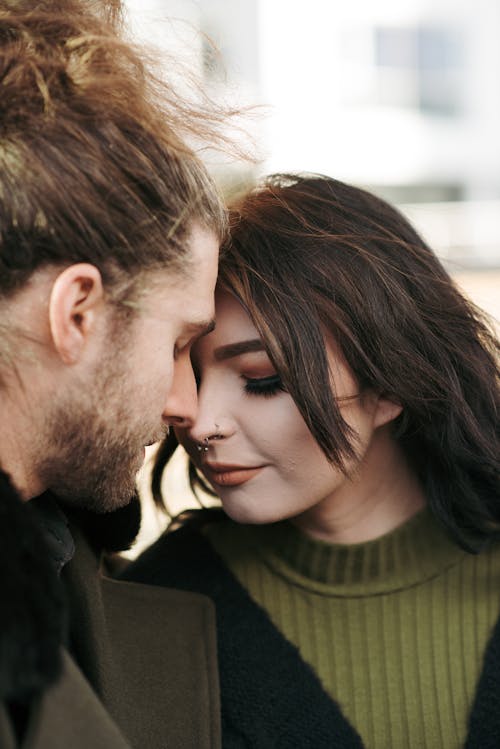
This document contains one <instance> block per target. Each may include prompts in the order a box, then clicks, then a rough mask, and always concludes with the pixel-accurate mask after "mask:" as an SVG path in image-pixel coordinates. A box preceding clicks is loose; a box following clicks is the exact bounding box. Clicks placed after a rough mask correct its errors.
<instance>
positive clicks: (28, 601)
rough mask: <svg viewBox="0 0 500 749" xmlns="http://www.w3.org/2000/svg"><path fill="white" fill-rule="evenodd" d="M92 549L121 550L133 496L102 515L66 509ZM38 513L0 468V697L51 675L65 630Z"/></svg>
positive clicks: (132, 517)
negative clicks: (118, 507)
mask: <svg viewBox="0 0 500 749" xmlns="http://www.w3.org/2000/svg"><path fill="white" fill-rule="evenodd" d="M71 520H72V521H73V522H74V523H76V524H77V525H79V526H80V527H81V528H82V530H83V532H84V533H85V535H86V536H87V538H88V540H89V541H90V543H91V545H92V546H93V547H94V549H95V551H96V553H100V552H101V551H103V550H104V551H118V550H123V549H126V548H128V547H129V546H130V544H131V543H132V541H133V540H134V539H135V537H136V535H137V532H138V530H139V525H140V504H139V500H138V499H137V497H135V498H134V499H133V500H132V502H130V504H129V505H127V506H126V507H124V508H122V509H120V510H118V511H116V512H114V513H110V514H108V515H95V514H94V513H90V512H84V511H79V512H72V513H71ZM53 557H54V553H53V549H51V548H50V546H49V544H48V543H47V537H46V532H45V531H44V528H43V524H42V522H41V518H40V515H39V514H38V513H37V511H36V509H35V507H34V506H33V504H32V503H31V502H23V501H22V500H21V499H20V497H19V495H18V494H17V492H16V490H15V489H14V487H13V486H12V483H11V481H10V479H9V477H8V476H7V474H5V473H3V472H2V471H0V591H1V598H0V600H1V610H2V615H1V617H0V700H12V701H15V702H21V703H22V702H25V701H28V700H30V699H31V698H32V697H33V696H35V695H36V694H37V693H39V692H40V691H42V690H43V689H44V688H45V687H46V686H48V685H49V684H51V683H52V682H53V681H55V679H56V678H57V676H58V674H59V671H60V667H61V655H60V650H61V645H63V644H64V643H65V640H66V633H67V622H66V618H67V615H66V604H65V598H64V589H63V585H62V584H61V582H60V580H59V577H58V575H57V569H56V566H55V565H54V559H53Z"/></svg>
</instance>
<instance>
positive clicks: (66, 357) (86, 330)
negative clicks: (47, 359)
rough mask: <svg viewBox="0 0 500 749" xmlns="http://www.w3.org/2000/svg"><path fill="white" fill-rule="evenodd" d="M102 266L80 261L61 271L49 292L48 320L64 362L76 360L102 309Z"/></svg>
mask: <svg viewBox="0 0 500 749" xmlns="http://www.w3.org/2000/svg"><path fill="white" fill-rule="evenodd" d="M103 301H104V289H103V285H102V278H101V274H100V272H99V270H98V269H97V268H96V267H95V265H90V263H77V264H76V265H70V266H69V268H66V269H65V270H63V271H62V273H60V274H59V275H58V276H57V278H56V280H55V281H54V284H53V286H52V289H51V292H50V300H49V321H50V332H51V334H52V340H53V342H54V347H55V349H56V351H57V352H58V354H59V356H60V357H61V359H62V360H63V362H64V363H65V364H75V363H76V362H77V361H78V360H79V359H80V356H81V355H82V353H83V351H84V349H85V345H86V343H87V341H88V338H89V335H91V333H92V332H93V330H94V329H95V326H96V321H97V318H98V316H99V314H100V313H101V312H102V309H103Z"/></svg>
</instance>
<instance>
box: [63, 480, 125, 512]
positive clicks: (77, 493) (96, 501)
mask: <svg viewBox="0 0 500 749" xmlns="http://www.w3.org/2000/svg"><path fill="white" fill-rule="evenodd" d="M51 490H52V491H53V493H54V494H55V495H56V496H57V498H58V499H59V500H60V502H61V504H62V505H63V506H65V507H68V509H75V510H87V511H88V512H94V513H96V514H97V515H105V514H107V513H110V512H114V511H115V510H120V509H122V508H123V507H126V506H127V505H129V504H130V503H131V501H132V500H133V499H135V498H136V496H137V491H136V486H135V480H134V481H131V482H130V483H129V484H128V485H127V486H124V485H123V484H122V486H121V487H119V488H118V487H117V485H116V484H114V485H113V486H99V487H92V488H89V489H88V491H86V492H85V493H84V492H82V489H81V487H79V489H78V490H74V491H72V490H71V488H70V487H57V486H54V487H51Z"/></svg>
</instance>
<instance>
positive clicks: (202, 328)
mask: <svg viewBox="0 0 500 749" xmlns="http://www.w3.org/2000/svg"><path fill="white" fill-rule="evenodd" d="M187 328H188V329H189V330H190V331H192V332H193V334H194V335H195V336H196V338H203V336H205V335H208V334H209V333H211V332H212V330H214V329H215V319H214V318H212V319H211V320H202V321H200V322H191V323H188V325H187Z"/></svg>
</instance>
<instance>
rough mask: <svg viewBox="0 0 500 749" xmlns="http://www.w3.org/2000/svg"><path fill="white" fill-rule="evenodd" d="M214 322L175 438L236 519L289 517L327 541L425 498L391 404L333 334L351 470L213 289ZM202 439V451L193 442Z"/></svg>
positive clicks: (352, 534)
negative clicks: (190, 407)
mask: <svg viewBox="0 0 500 749" xmlns="http://www.w3.org/2000/svg"><path fill="white" fill-rule="evenodd" d="M216 319H217V326H216V329H215V330H214V331H213V332H211V333H210V334H209V335H207V336H205V337H204V338H203V339H201V340H200V341H199V342H198V343H197V344H196V345H195V347H194V348H193V354H192V355H193V364H194V368H195V372H196V374H197V379H198V383H199V385H198V399H199V400H198V406H199V408H198V414H197V417H196V420H195V422H194V423H193V425H192V427H191V428H189V429H186V430H184V429H182V430H181V429H178V430H176V434H177V437H178V439H179V441H180V442H181V444H183V445H184V447H185V448H186V450H187V451H188V453H189V454H190V456H191V458H192V459H193V461H194V462H195V464H196V465H197V467H198V468H200V469H201V471H202V473H203V475H204V476H205V477H206V478H207V479H208V481H209V482H210V483H211V484H212V485H213V487H214V489H215V490H216V492H217V494H219V496H220V497H221V500H222V504H223V506H224V509H225V511H226V512H227V514H228V515H229V516H230V517H232V518H233V519H234V520H236V521H237V522H242V523H271V522H275V521H279V520H283V519H285V518H289V519H291V520H292V521H293V522H294V523H295V524H296V525H297V526H298V527H299V528H301V529H302V531H303V532H304V533H306V534H307V535H309V536H312V537H314V538H318V539H321V540H324V541H328V542H331V543H346V544H347V543H348V544H353V543H362V542H364V541H368V540H370V539H373V538H377V537H379V536H381V535H383V534H384V533H388V532H389V531H391V530H392V529H393V528H395V527H397V526H398V525H400V524H402V523H403V522H404V521H405V520H407V519H408V518H409V517H411V516H412V515H413V514H415V513H416V512H417V511H418V510H419V509H420V508H421V507H423V505H424V503H425V500H424V497H423V494H422V492H421V489H420V487H419V485H418V482H417V480H416V479H415V477H414V476H413V474H412V472H411V470H410V468H409V466H408V465H407V463H406V461H405V460H404V458H403V454H402V452H401V450H400V449H399V447H398V445H397V443H396V442H395V441H394V440H393V439H392V437H391V431H390V422H391V421H392V420H393V419H395V418H396V417H397V416H398V415H399V413H400V412H401V406H399V405H398V404H397V403H393V402H392V401H390V400H388V399H386V398H383V397H381V396H380V395H378V394H376V393H373V392H369V393H366V392H365V393H363V394H360V393H359V389H358V386H357V383H356V381H355V379H354V377H353V375H352V373H351V371H350V369H349V368H348V367H347V365H346V363H345V362H343V361H342V358H341V356H340V355H339V353H338V351H336V347H335V344H334V342H326V344H325V345H326V348H327V355H328V360H329V363H330V369H331V375H332V381H333V387H334V392H335V394H336V397H337V398H339V399H342V398H344V399H345V400H344V401H342V400H341V401H340V403H341V406H340V408H341V411H342V416H343V418H344V419H345V421H346V422H347V424H348V425H349V426H350V427H351V429H353V430H354V433H355V435H357V437H356V438H355V441H354V447H355V452H356V457H355V458H354V459H351V460H349V461H347V464H346V468H347V475H345V474H344V473H343V472H342V471H340V470H339V469H338V468H337V467H335V466H333V465H332V464H330V463H329V461H328V460H327V458H326V457H325V455H324V453H323V452H322V451H321V449H320V447H319V446H318V444H317V443H316V441H315V440H314V438H313V437H312V435H311V433H310V432H309V430H308V428H307V426H306V424H305V422H304V420H303V418H302V416H301V415H300V413H299V411H298V409H297V407H296V405H295V403H294V401H293V400H292V398H291V396H290V395H289V394H288V393H286V392H284V391H283V389H282V387H281V383H280V379H279V376H278V375H277V373H276V370H275V369H274V367H273V365H272V363H271V361H270V360H269V357H268V356H267V354H266V352H265V350H264V347H263V345H262V342H261V340H260V337H259V334H258V332H257V330H256V328H255V326H254V325H253V323H252V321H251V319H250V318H249V316H248V314H247V313H246V311H245V310H244V308H243V307H242V306H241V305H240V303H239V302H238V301H237V300H236V299H235V298H234V297H233V296H232V295H230V294H229V293H228V292H226V291H224V290H218V291H217V293H216ZM207 438H208V443H206V444H208V446H209V449H208V450H206V451H205V450H199V449H198V445H200V444H202V443H203V442H204V440H206V439H207Z"/></svg>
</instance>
